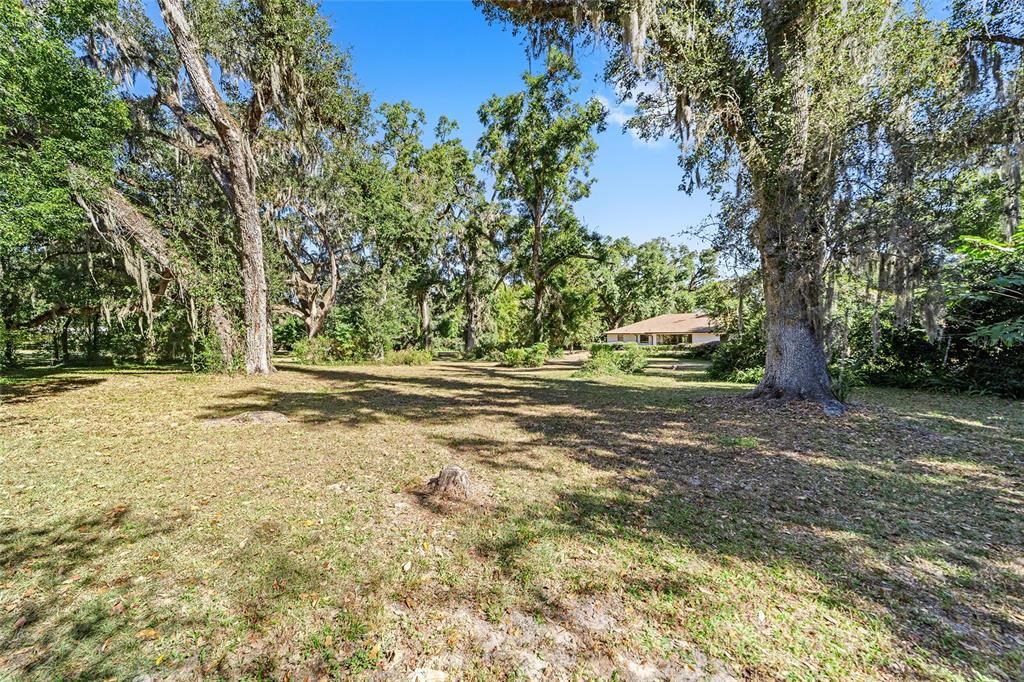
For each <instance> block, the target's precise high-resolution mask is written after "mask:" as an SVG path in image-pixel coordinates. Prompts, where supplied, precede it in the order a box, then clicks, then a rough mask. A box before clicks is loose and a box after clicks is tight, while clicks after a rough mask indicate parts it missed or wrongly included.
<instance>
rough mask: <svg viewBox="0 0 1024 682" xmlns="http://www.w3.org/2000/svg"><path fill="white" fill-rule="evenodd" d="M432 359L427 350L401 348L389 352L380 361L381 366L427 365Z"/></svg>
mask: <svg viewBox="0 0 1024 682" xmlns="http://www.w3.org/2000/svg"><path fill="white" fill-rule="evenodd" d="M433 359H434V356H433V354H432V353H431V352H430V351H429V350H423V349H417V348H402V349H401V350H393V351H389V352H387V353H386V354H385V355H384V359H383V360H382V361H381V364H383V365H429V364H430V361H431V360H433Z"/></svg>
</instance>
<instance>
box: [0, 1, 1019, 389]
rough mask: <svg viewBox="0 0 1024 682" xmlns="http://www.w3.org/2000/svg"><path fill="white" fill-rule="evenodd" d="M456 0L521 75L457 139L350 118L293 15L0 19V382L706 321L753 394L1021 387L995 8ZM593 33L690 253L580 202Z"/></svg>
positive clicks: (256, 363)
mask: <svg viewBox="0 0 1024 682" xmlns="http://www.w3.org/2000/svg"><path fill="white" fill-rule="evenodd" d="M481 4H482V5H483V9H484V11H485V12H486V13H488V15H489V16H490V17H492V18H494V19H497V20H500V21H503V22H510V23H512V24H515V25H518V26H522V27H525V28H526V30H527V31H529V37H530V38H531V44H532V45H534V46H535V49H537V50H538V54H539V55H541V56H542V57H543V60H542V63H543V65H544V68H543V69H542V70H541V71H540V72H539V73H536V74H526V75H525V76H524V80H523V87H522V89H521V90H520V91H518V92H514V93H501V94H497V95H495V96H494V97H492V98H491V99H489V100H488V101H486V102H484V103H482V104H481V107H480V120H481V122H482V123H483V125H484V134H483V135H482V137H481V138H480V139H479V140H476V141H464V140H463V139H461V138H460V136H459V129H458V126H457V124H456V123H455V122H454V121H450V120H448V119H446V118H443V117H442V118H441V119H440V120H438V121H428V120H426V118H425V116H424V114H423V113H422V112H421V111H420V110H418V109H417V108H416V107H415V104H414V103H408V102H398V103H376V102H373V101H371V98H370V97H369V95H368V94H367V93H366V92H365V91H364V90H363V89H362V88H361V87H360V85H359V83H358V81H357V79H356V77H355V74H353V73H352V70H351V67H350V64H349V59H348V55H346V54H345V53H344V52H341V51H339V50H338V49H337V48H336V47H335V46H334V45H333V44H332V42H331V35H330V29H329V27H328V26H327V24H326V22H325V21H324V19H323V18H322V17H321V16H320V15H319V13H318V11H317V8H316V7H315V6H314V5H312V4H310V3H308V2H306V1H305V0H260V1H258V2H250V1H243V0H230V1H224V0H199V1H195V2H189V3H187V4H183V3H182V2H181V1H180V0H160V2H159V8H160V17H159V18H157V17H150V16H148V15H147V14H146V12H145V11H144V10H143V8H142V6H141V4H138V3H132V2H123V3H120V4H117V3H115V2H114V1H113V0H103V1H100V2H95V1H89V2H85V1H84V0H62V1H61V2H49V3H31V4H29V3H22V2H21V1H20V0H0V12H2V16H0V31H2V32H3V35H2V36H0V39H2V42H3V44H5V45H9V46H11V47H10V48H0V50H2V51H0V80H2V81H3V82H4V83H6V84H9V85H8V87H5V88H3V89H2V90H0V98H2V101H0V112H2V113H0V117H2V120H0V145H2V149H3V154H2V157H0V220H2V222H0V275H2V282H0V319H2V327H0V335H2V339H3V344H4V351H3V358H2V361H3V363H4V364H5V365H14V364H17V363H18V362H19V360H20V359H25V358H28V357H29V356H28V355H27V354H26V353H24V352H19V351H27V350H34V351H36V352H37V354H38V352H39V351H40V350H41V346H42V345H43V344H45V346H46V348H45V350H46V351H47V353H48V354H49V355H50V356H51V358H52V360H53V361H54V362H78V361H99V360H101V359H111V358H113V359H117V360H125V361H143V362H149V361H171V362H187V363H190V364H192V365H193V366H194V367H197V368H206V369H214V370H235V369H244V370H245V371H247V372H249V373H264V372H268V371H271V370H272V363H273V353H274V352H275V350H277V351H281V350H293V349H298V350H299V351H300V352H302V353H303V354H305V355H306V356H307V357H309V358H316V359H324V360H328V359H333V360H346V359H378V358H381V357H383V356H385V355H386V354H387V353H388V352H390V351H393V350H396V349H401V348H413V347H416V348H425V349H428V348H432V349H442V350H459V351H463V352H467V353H471V354H477V355H479V354H483V353H486V351H487V350H489V349H490V348H494V347H503V346H513V345H525V344H529V343H534V342H537V341H545V342H546V343H547V344H548V345H549V346H550V347H552V348H564V347H581V346H586V345H587V344H589V343H590V342H592V341H594V340H595V339H596V338H597V337H598V335H599V333H600V332H601V331H603V330H604V329H607V328H610V327H614V326H616V325H619V324H623V323H628V322H631V321H635V320H637V319H642V318H644V317H649V316H652V315H656V314H660V313H665V312H684V311H688V310H693V309H697V308H700V309H704V310H707V311H709V312H711V313H713V314H714V315H715V316H716V317H717V318H718V319H719V320H720V321H721V323H722V324H723V325H724V326H726V327H727V328H728V329H729V330H730V331H732V332H734V334H733V340H732V341H730V343H728V344H724V345H723V348H722V349H720V355H719V357H718V358H717V367H718V370H719V372H720V373H721V375H723V376H735V373H736V372H741V371H744V370H747V369H749V368H750V367H752V366H755V365H763V366H765V367H766V371H765V372H764V373H763V374H761V376H760V380H761V385H760V388H759V394H761V395H764V396H767V397H772V398H778V397H805V398H811V399H816V400H819V401H822V402H825V403H829V402H830V401H831V400H832V398H833V394H834V392H835V391H834V386H833V385H834V381H835V375H836V371H837V368H840V369H841V368H843V367H855V369H856V371H857V372H858V375H859V376H861V377H866V378H868V379H870V380H875V381H881V380H886V379H885V377H890V378H892V377H896V376H899V375H900V374H904V375H913V376H914V377H917V378H916V379H915V381H916V382H917V385H920V384H927V383H935V382H938V381H940V380H941V379H943V378H944V377H945V378H949V377H952V378H954V379H955V381H956V382H959V383H958V384H957V385H958V386H960V387H963V388H969V389H975V390H985V389H986V386H989V385H992V386H996V389H995V390H997V391H999V392H1004V393H1010V394H1014V390H1013V388H1012V385H1013V384H1014V382H1016V381H1018V380H1020V381H1021V382H1022V383H1024V355H1022V351H1021V348H1022V346H1024V313H1022V308H1024V256H1022V249H1024V238H1022V237H1021V231H1020V230H1021V211H1020V206H1021V196H1022V191H1021V157H1022V154H1024V142H1022V133H1021V131H1022V128H1024V74H1022V71H1021V68H1020V63H1021V49H1022V43H1024V38H1022V35H1024V27H1022V24H1024V12H1022V11H1021V6H1020V3H1019V2H1015V1H1013V0H1011V1H1009V2H1007V1H1005V0H1002V1H1000V2H996V3H994V4H993V3H988V4H987V5H984V6H982V5H974V4H972V3H969V2H963V3H959V2H958V3H955V4H954V7H953V8H952V14H951V15H950V16H949V17H947V18H946V20H943V21H937V20H935V19H932V18H930V17H929V16H928V15H927V13H926V12H925V11H924V10H923V9H921V8H915V7H911V6H904V5H901V4H899V3H892V2H884V1H883V0H861V1H860V2H851V3H838V2H837V3H826V4H825V5H821V4H820V3H805V2H802V1H799V0H794V1H792V2H784V3H751V2H738V1H729V2H725V1H723V2H716V3H707V4H705V5H693V6H690V5H679V6H677V5H676V4H674V3H660V2H652V1H650V0H635V1H632V2H618V3H612V2H607V3H602V2H598V3H594V2H582V1H581V2H579V3H574V2H532V3H503V2H496V3H481ZM597 40H600V41H605V42H607V43H608V44H610V45H613V46H615V49H616V50H617V53H616V54H615V55H614V56H613V58H612V59H611V61H610V62H609V65H608V71H607V76H608V79H609V81H610V82H611V83H613V84H614V85H615V86H616V88H617V90H618V91H619V93H620V94H621V96H622V97H623V98H627V99H632V100H634V101H635V102H636V103H637V105H638V107H637V110H638V114H637V116H636V117H635V118H634V119H633V120H632V121H630V123H629V124H628V125H629V126H631V127H633V128H634V129H635V130H636V131H637V132H638V134H640V135H645V136H651V137H654V136H659V135H668V136H670V137H672V138H673V139H674V140H676V141H677V142H678V143H679V145H680V149H681V152H682V156H681V165H682V173H683V188H684V189H688V188H692V187H694V186H698V185H699V186H703V187H706V188H707V189H708V190H709V191H710V192H711V193H712V194H713V196H715V197H716V198H717V199H718V201H719V203H720V205H721V207H722V210H721V212H720V214H719V215H718V216H717V217H716V218H715V220H714V221H713V224H711V225H710V235H711V237H712V241H713V244H714V248H713V249H709V250H707V251H704V252H700V253H697V252H693V251H691V250H689V249H686V248H685V247H680V246H674V245H672V244H670V243H669V242H667V241H665V240H655V241H651V242H647V243H644V244H634V243H632V242H630V241H629V240H627V239H617V240H613V239H609V238H606V237H601V236H600V235H599V234H598V233H597V232H595V230H594V228H593V227H592V226H587V225H585V224H583V223H582V221H581V220H580V218H579V216H578V215H576V213H575V212H574V210H573V205H574V203H575V202H576V201H578V200H579V199H581V198H583V197H585V196H587V195H588V194H589V192H591V191H592V188H593V184H592V183H593V181H594V178H592V177H591V176H590V174H589V169H590V164H591V162H592V160H593V158H594V155H595V153H596V152H597V148H596V143H595V141H594V135H595V133H596V132H598V131H600V130H602V129H603V127H604V125H605V120H604V119H605V111H604V109H603V107H602V106H601V105H600V104H598V103H597V102H596V101H594V100H589V101H587V100H584V99H582V98H581V97H580V96H579V94H578V93H577V91H576V86H575V82H576V80H577V79H578V73H577V72H576V69H575V66H574V64H573V61H572V58H571V53H572V49H573V46H574V45H578V44H579V43H580V42H586V41H597ZM536 46H540V47H536ZM684 224H685V220H684V219H682V218H681V221H680V227H683V226H684ZM594 227H600V226H594ZM829 365H831V366H832V370H833V371H832V376H830V374H829V372H828V367H829ZM908 368H913V370H914V371H913V372H909V369H908ZM1007 377H1009V379H1007ZM748 378H749V376H748ZM1006 385H1010V386H1011V388H1010V389H1009V390H1008V389H1006V387H1005V386H1006Z"/></svg>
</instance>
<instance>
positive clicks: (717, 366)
mask: <svg viewBox="0 0 1024 682" xmlns="http://www.w3.org/2000/svg"><path fill="white" fill-rule="evenodd" d="M762 329H763V327H762V325H760V324H758V325H754V326H751V327H748V328H747V331H746V332H745V333H744V334H742V335H740V334H735V335H733V336H730V337H729V338H728V339H726V340H725V341H723V342H721V343H719V344H718V346H717V347H716V348H715V349H714V351H713V355H712V356H711V365H710V366H709V367H708V370H707V374H708V377H709V378H711V379H718V380H722V381H729V380H731V379H732V378H733V377H735V376H737V372H740V371H743V370H757V369H760V371H761V372H762V373H763V372H764V360H765V358H764V356H765V341H764V333H763V331H762Z"/></svg>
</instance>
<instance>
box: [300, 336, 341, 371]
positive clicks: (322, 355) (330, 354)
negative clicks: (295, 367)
mask: <svg viewBox="0 0 1024 682" xmlns="http://www.w3.org/2000/svg"><path fill="white" fill-rule="evenodd" d="M334 345H335V344H334V341H333V340H332V339H328V338H325V337H323V336H314V337H313V338H312V339H299V340H298V341H295V342H294V343H293V344H292V357H293V358H294V359H295V361H296V362H299V363H302V364H304V365H323V364H327V363H329V362H335V361H336V360H337V359H338V358H337V351H336V349H335V347H334Z"/></svg>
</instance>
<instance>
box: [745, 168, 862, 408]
mask: <svg viewBox="0 0 1024 682" xmlns="http://www.w3.org/2000/svg"><path fill="white" fill-rule="evenodd" d="M797 186H798V183H796V182H795V181H787V180H786V179H783V180H780V181H779V182H776V183H771V185H770V186H769V187H767V188H766V189H765V194H763V195H762V197H761V199H762V201H761V202H760V204H761V205H760V207H759V208H760V212H761V217H760V218H759V219H758V222H757V224H756V226H755V230H754V231H755V235H754V236H755V241H756V242H757V247H758V250H759V251H760V253H761V277H762V281H763V283H764V300H765V318H766V320H765V322H766V329H765V341H766V349H765V350H766V353H765V373H764V378H763V379H762V380H761V383H760V384H758V386H757V388H755V389H754V391H753V392H752V393H751V397H755V398H768V399H776V400H811V401H815V402H818V403H820V404H822V405H823V406H824V407H825V409H826V411H828V412H830V413H832V412H841V411H842V405H841V403H839V401H837V400H836V399H835V396H834V394H833V393H832V382H831V380H830V379H829V375H828V364H827V362H826V358H825V346H824V339H823V334H822V329H823V319H824V311H823V309H822V304H821V287H822V276H821V271H822V268H823V264H824V246H823V243H822V240H821V234H820V230H818V229H817V224H816V223H815V221H814V218H813V217H812V216H811V215H810V214H809V212H808V211H807V210H805V208H804V207H803V205H802V202H801V201H800V200H799V195H798V192H797V191H796V190H795V189H789V190H788V191H787V188H795V187H797Z"/></svg>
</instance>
